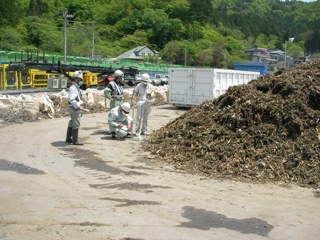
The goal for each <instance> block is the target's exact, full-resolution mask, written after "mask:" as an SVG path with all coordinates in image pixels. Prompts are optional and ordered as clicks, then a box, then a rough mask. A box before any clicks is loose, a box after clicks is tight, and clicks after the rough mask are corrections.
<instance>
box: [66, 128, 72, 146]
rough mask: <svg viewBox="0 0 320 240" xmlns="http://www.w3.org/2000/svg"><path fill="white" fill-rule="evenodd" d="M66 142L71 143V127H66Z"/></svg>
mask: <svg viewBox="0 0 320 240" xmlns="http://www.w3.org/2000/svg"><path fill="white" fill-rule="evenodd" d="M66 142H67V143H72V128H71V127H68V130H67V138H66Z"/></svg>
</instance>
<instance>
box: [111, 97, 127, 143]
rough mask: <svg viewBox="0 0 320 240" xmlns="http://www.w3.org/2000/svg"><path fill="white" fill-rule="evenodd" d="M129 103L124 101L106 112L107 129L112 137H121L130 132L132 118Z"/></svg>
mask: <svg viewBox="0 0 320 240" xmlns="http://www.w3.org/2000/svg"><path fill="white" fill-rule="evenodd" d="M129 113H130V103H128V102H124V103H122V104H121V105H120V106H117V107H114V108H113V109H111V110H110V112H109V114H108V123H109V130H110V132H111V134H112V138H118V139H123V138H124V137H127V136H128V135H131V133H132V124H133V119H132V118H131V116H130V115H129Z"/></svg>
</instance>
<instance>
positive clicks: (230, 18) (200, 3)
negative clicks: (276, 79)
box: [0, 0, 320, 67]
mask: <svg viewBox="0 0 320 240" xmlns="http://www.w3.org/2000/svg"><path fill="white" fill-rule="evenodd" d="M64 13H65V14H68V15H72V16H69V17H68V24H67V53H68V55H74V56H87V57H91V56H92V50H93V47H92V46H94V55H95V57H107V58H110V57H116V56H117V55H119V54H121V53H123V52H124V51H127V50H128V49H131V48H134V47H137V46H140V45H149V46H150V47H152V48H153V49H155V50H157V51H159V52H160V53H161V57H162V60H163V61H165V62H169V63H175V64H184V61H185V60H186V61H187V64H188V65H198V66H212V67H228V66H230V65H231V64H232V62H233V61H235V60H242V59H245V58H246V55H245V52H244V50H245V49H247V48H251V47H268V48H278V49H282V50H284V44H285V41H286V40H288V38H290V37H294V38H295V41H294V42H293V43H292V44H289V45H288V54H290V55H291V56H293V57H295V58H297V57H300V56H304V55H310V54H314V53H317V52H320V0H318V1H315V2H310V3H306V2H301V1H288V0H287V1H280V0H10V1H8V0H0V30H1V34H0V50H5V51H41V52H42V51H45V52H46V53H58V54H63V51H64V22H65V21H64V17H63V14H64ZM93 40H94V45H93V44H92V42H93Z"/></svg>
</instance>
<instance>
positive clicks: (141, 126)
mask: <svg viewBox="0 0 320 240" xmlns="http://www.w3.org/2000/svg"><path fill="white" fill-rule="evenodd" d="M150 82H151V80H150V77H149V74H148V73H144V74H142V82H141V83H139V84H138V85H137V86H136V87H135V89H134V92H133V95H134V96H135V97H136V98H138V99H137V120H136V125H135V126H136V129H135V132H136V135H137V136H139V135H140V134H141V135H148V131H147V130H148V118H149V115H150V112H151V105H152V99H153V97H154V87H153V85H152V84H151V83H150Z"/></svg>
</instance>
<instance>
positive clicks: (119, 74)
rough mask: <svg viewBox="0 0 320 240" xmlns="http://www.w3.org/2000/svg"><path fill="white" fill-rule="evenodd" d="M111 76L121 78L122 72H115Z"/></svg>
mask: <svg viewBox="0 0 320 240" xmlns="http://www.w3.org/2000/svg"><path fill="white" fill-rule="evenodd" d="M113 76H115V77H122V76H123V72H122V71H121V70H116V71H115V72H114V73H113Z"/></svg>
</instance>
